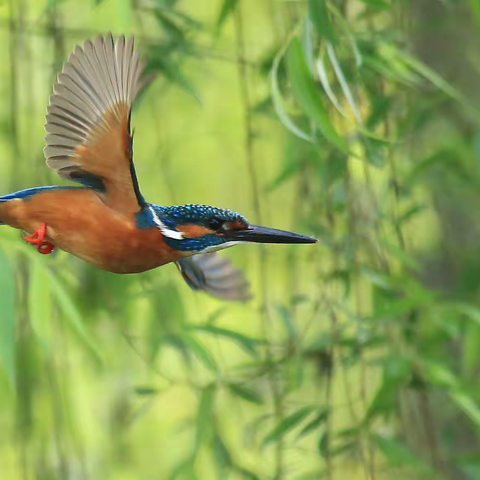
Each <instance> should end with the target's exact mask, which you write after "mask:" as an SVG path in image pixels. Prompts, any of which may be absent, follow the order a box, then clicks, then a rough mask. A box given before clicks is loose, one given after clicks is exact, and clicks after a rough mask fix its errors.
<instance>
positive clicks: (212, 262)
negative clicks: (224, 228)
mask: <svg viewBox="0 0 480 480" xmlns="http://www.w3.org/2000/svg"><path fill="white" fill-rule="evenodd" d="M175 264H176V266H177V268H178V270H179V271H180V273H181V274H182V277H183V279H184V280H185V281H186V282H187V284H188V286H189V287H190V288H191V289H192V290H204V291H205V292H207V293H209V294H210V295H213V296H214V297H217V298H220V299H222V300H232V301H240V302H245V301H247V300H249V299H250V297H251V296H250V293H249V283H248V282H247V281H246V280H245V278H244V276H243V274H242V273H241V272H240V271H239V270H237V269H236V268H235V267H233V266H232V264H231V263H230V262H229V261H228V260H227V259H226V258H224V257H221V256H219V255H218V254H217V253H204V254H198V255H194V256H192V257H186V258H182V259H181V260H179V261H178V262H175Z"/></svg>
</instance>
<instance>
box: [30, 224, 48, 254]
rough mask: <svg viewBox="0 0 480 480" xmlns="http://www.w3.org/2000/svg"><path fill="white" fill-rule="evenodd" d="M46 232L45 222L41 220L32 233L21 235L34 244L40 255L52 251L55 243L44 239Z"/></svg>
mask: <svg viewBox="0 0 480 480" xmlns="http://www.w3.org/2000/svg"><path fill="white" fill-rule="evenodd" d="M46 234H47V224H46V223H43V222H42V223H41V224H40V227H38V229H37V230H35V232H33V233H32V235H30V236H26V237H23V239H24V240H25V241H26V242H28V243H31V244H32V245H36V247H37V251H38V253H41V254H42V255H48V254H49V253H52V252H53V249H54V248H55V245H53V243H50V242H45V241H44V240H45V236H46Z"/></svg>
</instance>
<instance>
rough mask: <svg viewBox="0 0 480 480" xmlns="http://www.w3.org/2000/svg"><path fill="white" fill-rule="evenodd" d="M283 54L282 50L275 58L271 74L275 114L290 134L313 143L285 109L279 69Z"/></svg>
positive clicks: (309, 136)
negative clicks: (279, 80) (279, 82)
mask: <svg viewBox="0 0 480 480" xmlns="http://www.w3.org/2000/svg"><path fill="white" fill-rule="evenodd" d="M283 53H284V52H283V50H282V51H280V52H279V53H278V54H277V55H276V56H275V59H274V60H273V64H272V71H271V73H270V86H271V89H272V102H273V107H274V108H275V112H276V114H277V116H278V118H279V119H280V122H281V123H282V124H283V126H284V127H285V128H286V129H287V130H288V131H289V132H291V133H293V135H295V136H296V137H298V138H301V139H303V140H306V141H307V142H312V141H313V139H312V137H311V135H309V134H308V133H306V132H304V131H303V130H301V129H300V128H299V127H298V126H297V125H296V124H295V122H294V121H293V120H292V119H291V118H290V116H289V114H288V113H287V111H286V109H285V107H284V101H283V98H282V94H281V92H280V86H279V84H278V68H279V65H280V60H281V58H282V56H283Z"/></svg>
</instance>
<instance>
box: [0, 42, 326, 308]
mask: <svg viewBox="0 0 480 480" xmlns="http://www.w3.org/2000/svg"><path fill="white" fill-rule="evenodd" d="M142 70H143V63H142V62H141V61H140V60H139V54H138V50H136V49H135V48H134V40H133V38H128V39H125V37H124V36H123V35H122V36H120V37H118V38H117V39H116V40H114V39H113V37H112V35H111V34H108V35H107V36H105V37H98V38H97V39H96V40H95V41H93V42H92V41H86V42H85V43H84V45H83V48H82V47H80V46H77V47H76V48H75V50H74V52H73V53H72V54H71V55H70V58H69V59H68V62H66V63H65V64H64V66H63V69H62V72H61V73H60V74H59V75H58V78H57V82H56V83H55V85H54V87H53V94H52V95H51V97H50V103H49V105H48V109H47V116H46V125H45V130H46V132H47V134H46V136H45V143H46V146H45V149H44V153H45V158H46V163H47V165H48V166H49V167H50V168H51V169H52V170H54V171H55V172H57V174H58V175H59V176H60V177H62V178H64V179H68V180H72V181H74V182H77V183H80V184H81V186H45V187H36V188H29V189H26V190H21V191H19V192H15V193H11V194H9V195H5V196H3V197H0V222H1V223H2V224H5V225H10V226H11V227H13V228H17V229H20V230H22V231H24V232H26V233H27V234H29V235H27V236H24V237H23V239H24V240H25V241H27V242H28V243H31V244H33V245H35V246H36V247H37V250H38V251H39V252H40V253H42V254H49V253H51V252H52V251H53V249H54V248H55V247H58V248H60V249H62V250H64V251H66V252H68V253H70V254H72V255H75V256H77V257H79V258H81V259H83V260H85V261H86V262H89V263H91V264H93V265H95V266H96V267H98V268H101V269H103V270H107V271H109V272H114V273H123V274H126V273H139V272H144V271H146V270H150V269H152V268H156V267H159V266H161V265H164V264H166V263H169V262H175V264H176V265H177V267H178V269H179V271H180V272H181V274H182V275H183V277H184V279H185V280H186V282H187V283H188V285H189V286H190V287H191V288H193V289H195V290H205V291H206V292H208V293H210V294H212V295H214V296H217V297H219V298H224V299H230V300H245V299H246V298H247V297H248V284H247V282H245V280H244V279H243V277H242V275H241V274H240V273H239V272H238V271H237V270H236V269H235V268H234V267H233V266H232V265H231V264H230V263H229V262H228V260H226V259H222V258H221V257H217V255H216V254H215V253H212V252H215V251H217V250H221V249H224V248H228V247H231V246H233V245H237V244H239V243H292V244H293V243H315V242H316V241H317V240H316V239H314V238H311V237H308V236H305V235H300V234H297V233H292V232H287V231H283V230H277V229H273V228H266V227H261V226H257V225H251V224H250V223H248V221H247V220H246V219H245V217H243V216H242V215H240V214H239V213H236V212H233V211H231V210H226V209H221V208H216V207H210V206H207V205H196V204H192V205H180V206H168V207H164V206H159V205H154V204H152V203H148V202H147V201H146V200H145V199H144V198H143V196H142V194H141V193H140V188H139V185H138V181H137V175H136V173H135V166H134V163H133V138H132V134H131V130H130V120H131V109H132V104H133V102H134V100H135V96H136V95H137V93H138V92H139V91H140V89H141V88H142V86H143V85H144V80H143V77H142Z"/></svg>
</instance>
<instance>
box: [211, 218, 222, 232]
mask: <svg viewBox="0 0 480 480" xmlns="http://www.w3.org/2000/svg"><path fill="white" fill-rule="evenodd" d="M224 224H225V222H224V221H223V220H220V219H219V218H215V217H214V218H211V219H210V220H209V221H208V227H209V228H210V229H211V230H215V231H218V230H220V229H221V228H222V227H223V225H224Z"/></svg>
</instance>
